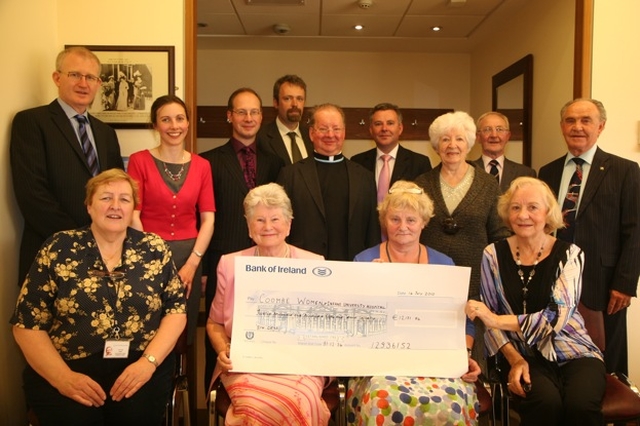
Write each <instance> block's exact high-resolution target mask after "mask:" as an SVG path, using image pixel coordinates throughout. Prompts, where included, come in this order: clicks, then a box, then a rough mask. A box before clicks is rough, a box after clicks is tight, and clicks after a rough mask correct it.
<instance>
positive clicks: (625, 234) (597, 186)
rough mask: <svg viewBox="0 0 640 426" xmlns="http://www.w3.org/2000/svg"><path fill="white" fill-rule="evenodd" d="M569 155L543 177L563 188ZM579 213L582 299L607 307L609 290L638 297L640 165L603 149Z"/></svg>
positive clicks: (549, 166)
mask: <svg viewBox="0 0 640 426" xmlns="http://www.w3.org/2000/svg"><path fill="white" fill-rule="evenodd" d="M565 159H566V157H565V156H562V157H560V158H558V159H557V160H554V161H553V162H551V163H549V164H547V165H545V166H543V167H542V168H541V169H540V179H542V180H543V181H545V182H546V183H547V184H548V185H549V186H550V187H551V189H552V190H554V191H555V192H556V194H557V193H558V192H559V189H560V181H561V179H562V171H563V169H564V162H565ZM583 191H584V192H583V194H582V198H581V200H580V206H579V208H578V212H577V213H576V222H575V233H574V239H575V244H576V245H577V246H578V247H580V248H581V249H582V250H583V251H584V254H585V262H584V272H583V274H582V297H581V300H582V302H583V303H584V304H585V305H586V306H587V307H588V308H591V309H595V310H598V311H604V310H606V308H607V304H608V302H609V291H610V290H617V291H620V292H622V293H625V294H628V295H631V296H635V295H636V288H637V285H638V277H639V276H640V226H639V223H638V221H639V220H640V168H638V164H637V163H636V162H634V161H630V160H627V159H624V158H621V157H618V156H616V155H613V154H609V153H606V152H604V151H602V150H601V149H600V148H598V149H597V150H596V152H595V155H594V157H593V164H592V165H591V168H590V171H589V176H588V177H587V183H586V185H585V187H584V188H583Z"/></svg>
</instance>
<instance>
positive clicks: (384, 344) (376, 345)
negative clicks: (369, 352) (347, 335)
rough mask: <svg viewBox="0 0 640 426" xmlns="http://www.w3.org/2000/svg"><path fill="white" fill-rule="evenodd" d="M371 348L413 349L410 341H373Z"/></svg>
mask: <svg viewBox="0 0 640 426" xmlns="http://www.w3.org/2000/svg"><path fill="white" fill-rule="evenodd" d="M371 349H411V343H409V342H371Z"/></svg>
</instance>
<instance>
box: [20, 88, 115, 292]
mask: <svg viewBox="0 0 640 426" xmlns="http://www.w3.org/2000/svg"><path fill="white" fill-rule="evenodd" d="M89 123H90V124H91V131H92V133H93V137H94V139H95V144H96V150H97V155H98V161H99V163H100V170H101V171H104V170H108V169H111V168H114V167H115V168H121V169H123V168H124V165H123V162H122V157H121V155H120V145H119V144H118V137H117V136H116V132H115V131H114V130H113V129H112V128H111V127H109V126H108V125H106V124H105V123H103V122H102V121H100V120H98V119H97V118H95V117H92V116H91V115H90V116H89ZM10 158H11V173H12V177H13V189H14V191H15V194H16V200H17V201H18V207H19V208H20V211H21V212H22V216H23V217H24V230H23V233H22V242H21V245H20V266H19V276H18V278H19V280H20V281H19V283H20V284H22V281H23V280H24V277H25V276H26V274H27V272H28V270H29V267H30V266H31V263H32V262H33V260H34V258H35V256H36V253H37V252H38V249H40V246H41V245H42V243H43V242H44V241H45V239H47V238H48V237H49V236H50V235H51V234H53V233H55V232H58V231H62V230H67V229H75V228H79V227H81V226H85V225H88V224H89V223H90V222H91V218H90V217H89V214H88V213H87V208H86V207H85V205H84V199H85V193H86V191H85V184H86V183H87V181H88V180H89V179H90V178H91V172H90V171H89V165H88V164H87V160H86V157H85V155H84V152H83V151H82V147H81V146H80V142H79V140H78V136H77V135H76V133H75V131H74V130H73V126H72V125H71V123H70V121H69V118H67V115H66V114H65V112H64V110H63V109H62V107H61V106H60V103H59V102H58V101H57V100H54V101H53V102H51V103H50V104H49V105H45V106H41V107H37V108H33V109H28V110H25V111H21V112H19V113H18V114H16V116H15V117H14V119H13V125H12V127H11V146H10Z"/></svg>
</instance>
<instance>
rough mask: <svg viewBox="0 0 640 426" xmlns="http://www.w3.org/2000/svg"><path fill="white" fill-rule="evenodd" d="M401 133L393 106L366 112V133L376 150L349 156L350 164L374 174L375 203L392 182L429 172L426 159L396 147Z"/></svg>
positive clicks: (429, 167) (398, 144) (429, 166)
mask: <svg viewBox="0 0 640 426" xmlns="http://www.w3.org/2000/svg"><path fill="white" fill-rule="evenodd" d="M402 130H403V126H402V112H400V109H399V108H398V106H397V105H394V104H390V103H381V104H378V105H376V106H374V107H373V109H372V110H371V112H370V113H369V133H370V134H371V137H372V138H373V141H374V142H375V143H376V147H375V148H373V149H370V150H369V151H365V152H362V153H360V154H356V155H354V156H353V157H351V161H354V162H356V163H358V164H360V165H361V166H363V167H365V168H366V169H368V170H370V171H372V172H373V173H374V176H375V178H376V186H377V188H378V192H379V197H378V202H380V201H382V200H381V198H383V197H384V193H385V192H386V191H388V190H389V188H390V187H391V185H393V183H394V182H395V181H397V180H410V181H413V180H414V179H415V178H417V177H418V176H419V175H421V174H422V173H425V172H428V171H429V170H431V161H430V160H429V157H427V156H426V155H422V154H418V153H417V152H414V151H411V150H409V149H406V148H404V147H403V146H402V145H400V136H401V135H402ZM385 163H386V166H385ZM385 167H386V168H387V170H385ZM381 176H383V179H385V178H384V177H385V176H386V180H385V181H384V182H382V185H381V179H380V177H381Z"/></svg>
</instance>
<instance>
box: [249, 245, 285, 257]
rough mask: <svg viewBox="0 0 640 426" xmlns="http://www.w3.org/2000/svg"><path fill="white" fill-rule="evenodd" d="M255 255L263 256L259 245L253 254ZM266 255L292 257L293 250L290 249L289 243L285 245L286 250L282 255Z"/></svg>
mask: <svg viewBox="0 0 640 426" xmlns="http://www.w3.org/2000/svg"><path fill="white" fill-rule="evenodd" d="M253 255H254V256H258V257H260V256H262V255H261V254H260V248H259V247H258V246H256V251H255V252H254V254H253ZM266 257H286V258H289V257H291V250H290V249H289V244H285V245H284V252H283V253H282V256H266Z"/></svg>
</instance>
